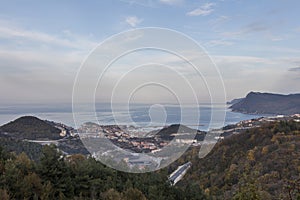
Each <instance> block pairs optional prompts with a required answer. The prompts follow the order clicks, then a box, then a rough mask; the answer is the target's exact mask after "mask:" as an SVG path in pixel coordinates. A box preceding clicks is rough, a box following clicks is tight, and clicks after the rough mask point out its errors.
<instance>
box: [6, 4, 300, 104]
mask: <svg viewBox="0 0 300 200" xmlns="http://www.w3.org/2000/svg"><path fill="white" fill-rule="evenodd" d="M299 7H300V2H299V1H297V0H285V1H283V0H275V1H274V0H262V1H252V0H249V1H247V0H218V1H202V0H197V1H193V0H191V1H189V0H140V1H138V0H119V1H117V0H111V1H109V0H103V1H79V0H72V1H71V0H66V1H36V0H23V1H21V0H19V1H2V2H1V7H0V61H1V62H0V92H1V94H2V95H1V96H2V97H1V99H0V102H1V103H12V102H14V103H21V102H70V101H71V97H72V87H73V83H74V79H75V76H76V73H77V71H78V69H79V67H80V64H81V63H82V61H83V60H84V58H85V57H86V56H87V55H88V54H89V53H90V52H91V50H92V49H93V48H95V47H96V45H97V44H99V43H100V42H102V41H103V40H104V39H106V38H107V37H110V36H111V35H113V34H117V33H119V32H122V31H126V30H129V29H134V28H143V27H162V28H168V29H174V30H176V31H179V32H182V33H183V34H186V35H187V36H189V37H191V38H193V39H194V40H195V41H197V43H198V44H199V45H201V46H203V47H204V48H205V49H206V51H207V53H208V54H209V55H210V56H211V58H212V59H213V61H214V62H215V63H216V64H217V66H218V68H219V69H220V72H221V75H222V77H223V80H224V84H225V89H226V93H227V99H231V98H235V97H240V96H244V95H245V94H246V93H247V92H249V91H266V92H276V93H299V92H300V91H299V84H300V56H299V55H300V40H299V39H300V38H299V35H300V21H299V19H300V12H299Z"/></svg>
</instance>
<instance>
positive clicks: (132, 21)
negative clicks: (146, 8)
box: [125, 16, 143, 27]
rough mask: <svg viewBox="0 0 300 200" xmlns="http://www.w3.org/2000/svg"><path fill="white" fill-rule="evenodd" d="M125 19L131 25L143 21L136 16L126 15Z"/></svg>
mask: <svg viewBox="0 0 300 200" xmlns="http://www.w3.org/2000/svg"><path fill="white" fill-rule="evenodd" d="M125 21H126V23H127V24H129V25H130V26H131V27H136V26H137V25H139V24H140V23H141V22H142V21H143V19H139V18H138V17H136V16H128V17H126V19H125Z"/></svg>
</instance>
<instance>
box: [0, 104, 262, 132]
mask: <svg viewBox="0 0 300 200" xmlns="http://www.w3.org/2000/svg"><path fill="white" fill-rule="evenodd" d="M213 107H214V109H212V106H211V105H209V104H203V105H200V106H184V108H182V107H179V106H176V105H163V106H162V105H148V104H133V105H130V106H129V107H126V106H124V105H121V104H120V105H114V107H113V109H112V108H111V105H110V104H105V103H101V104H96V106H95V108H96V112H89V111H87V110H88V109H84V108H85V105H84V104H83V105H82V109H81V110H80V112H77V113H76V115H75V116H76V122H77V126H78V125H81V124H82V123H84V122H98V123H100V124H103V125H104V124H124V125H125V124H126V125H134V126H138V127H149V129H151V127H153V128H157V127H160V126H164V125H170V124H176V123H182V124H186V125H188V126H190V127H193V128H198V129H200V130H208V129H209V128H221V127H220V126H221V124H223V123H222V122H220V121H212V120H211V119H212V114H213V113H214V115H215V116H216V115H217V116H218V115H220V116H221V117H219V118H222V115H223V113H224V112H225V121H224V125H228V124H234V123H237V122H239V121H241V120H246V119H252V118H258V117H261V115H247V114H242V113H236V112H231V110H230V109H228V107H227V106H223V105H213ZM24 115H33V116H37V117H39V118H41V119H47V120H51V121H56V122H61V123H63V124H66V125H68V126H72V127H76V126H75V122H74V119H73V113H72V105H69V104H59V105H42V104H41V105H37V104H35V105H29V104H26V105H24V104H22V105H21V104H20V105H13V106H12V105H2V106H0V125H3V124H5V123H8V122H9V121H12V120H14V119H17V118H18V117H20V116H24ZM95 116H96V117H95Z"/></svg>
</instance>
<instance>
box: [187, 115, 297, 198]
mask: <svg viewBox="0 0 300 200" xmlns="http://www.w3.org/2000/svg"><path fill="white" fill-rule="evenodd" d="M197 154H198V151H196V150H195V149H193V150H190V151H189V152H188V153H187V154H186V155H185V156H184V157H183V158H181V160H186V159H191V160H192V163H193V165H192V168H191V170H190V171H189V172H188V174H187V175H186V177H185V178H184V181H182V182H181V184H182V185H185V184H187V183H189V182H193V183H195V184H199V186H200V188H201V189H203V190H204V191H205V193H206V194H207V195H209V196H211V197H213V198H217V199H264V200H266V199H299V198H300V123H296V122H294V121H281V122H276V123H271V124H267V125H264V126H263V127H259V128H253V129H250V130H247V131H245V132H244V133H241V134H238V135H233V136H231V137H230V138H228V139H225V140H223V141H222V142H220V143H218V144H217V145H216V146H215V147H214V149H213V150H212V152H210V154H209V155H208V156H207V157H205V158H204V159H198V158H197Z"/></svg>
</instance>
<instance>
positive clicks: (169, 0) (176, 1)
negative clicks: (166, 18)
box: [159, 0, 184, 6]
mask: <svg viewBox="0 0 300 200" xmlns="http://www.w3.org/2000/svg"><path fill="white" fill-rule="evenodd" d="M159 2H160V3H163V4H167V5H171V6H173V5H180V4H182V3H183V2H184V0H159Z"/></svg>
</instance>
